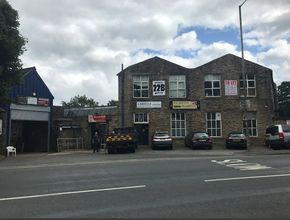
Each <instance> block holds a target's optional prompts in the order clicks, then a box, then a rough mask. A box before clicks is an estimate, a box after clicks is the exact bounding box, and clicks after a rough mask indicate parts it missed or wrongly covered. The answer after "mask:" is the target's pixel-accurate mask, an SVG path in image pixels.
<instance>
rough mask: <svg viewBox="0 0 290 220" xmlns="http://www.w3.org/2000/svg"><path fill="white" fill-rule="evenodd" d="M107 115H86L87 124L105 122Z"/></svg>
mask: <svg viewBox="0 0 290 220" xmlns="http://www.w3.org/2000/svg"><path fill="white" fill-rule="evenodd" d="M106 121H107V115H105V114H100V115H88V122H106Z"/></svg>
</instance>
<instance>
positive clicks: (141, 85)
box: [133, 76, 149, 98]
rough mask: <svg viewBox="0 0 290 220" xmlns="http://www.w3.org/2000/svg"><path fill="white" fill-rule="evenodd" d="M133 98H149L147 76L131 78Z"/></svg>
mask: <svg viewBox="0 0 290 220" xmlns="http://www.w3.org/2000/svg"><path fill="white" fill-rule="evenodd" d="M133 90H134V91H133V96H134V98H148V97H149V76H133Z"/></svg>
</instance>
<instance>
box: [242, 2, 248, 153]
mask: <svg viewBox="0 0 290 220" xmlns="http://www.w3.org/2000/svg"><path fill="white" fill-rule="evenodd" d="M246 1H247V0H245V1H244V2H243V3H242V4H241V5H239V16H240V33H241V50H242V74H243V85H244V100H243V102H242V103H243V105H242V108H243V122H245V123H246V131H245V136H246V138H247V151H250V137H249V135H248V116H247V94H246V93H247V90H246V77H245V60H244V44H243V28H242V12H241V8H242V6H243V4H245V2H246Z"/></svg>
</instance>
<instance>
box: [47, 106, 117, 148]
mask: <svg viewBox="0 0 290 220" xmlns="http://www.w3.org/2000/svg"><path fill="white" fill-rule="evenodd" d="M100 108H102V107H100ZM103 109H105V107H103ZM64 110H65V108H64V107H63V106H54V107H53V113H54V123H53V134H52V142H51V146H52V151H58V147H57V139H58V138H64V139H69V138H82V139H83V149H86V150H89V149H91V148H92V145H91V139H92V136H93V135H94V131H95V130H97V131H99V134H101V135H102V137H103V136H104V135H105V134H106V131H107V130H109V131H112V130H113V128H115V127H117V120H115V119H116V118H117V114H115V113H113V114H107V121H106V123H102V124H101V123H97V122H95V123H89V122H88V115H90V114H91V113H89V112H86V111H85V108H79V111H81V112H82V114H79V113H78V114H75V116H71V117H67V116H66V115H64ZM60 128H61V129H60ZM103 138H104V137H103ZM102 141H103V139H102ZM64 149H66V148H65V147H63V150H64ZM60 150H61V149H60Z"/></svg>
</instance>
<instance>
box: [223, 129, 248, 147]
mask: <svg viewBox="0 0 290 220" xmlns="http://www.w3.org/2000/svg"><path fill="white" fill-rule="evenodd" d="M234 147H236V148H237V147H241V148H244V149H247V138H246V136H245V134H244V133H242V132H231V133H229V134H228V135H227V139H226V148H227V149H229V148H234Z"/></svg>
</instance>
